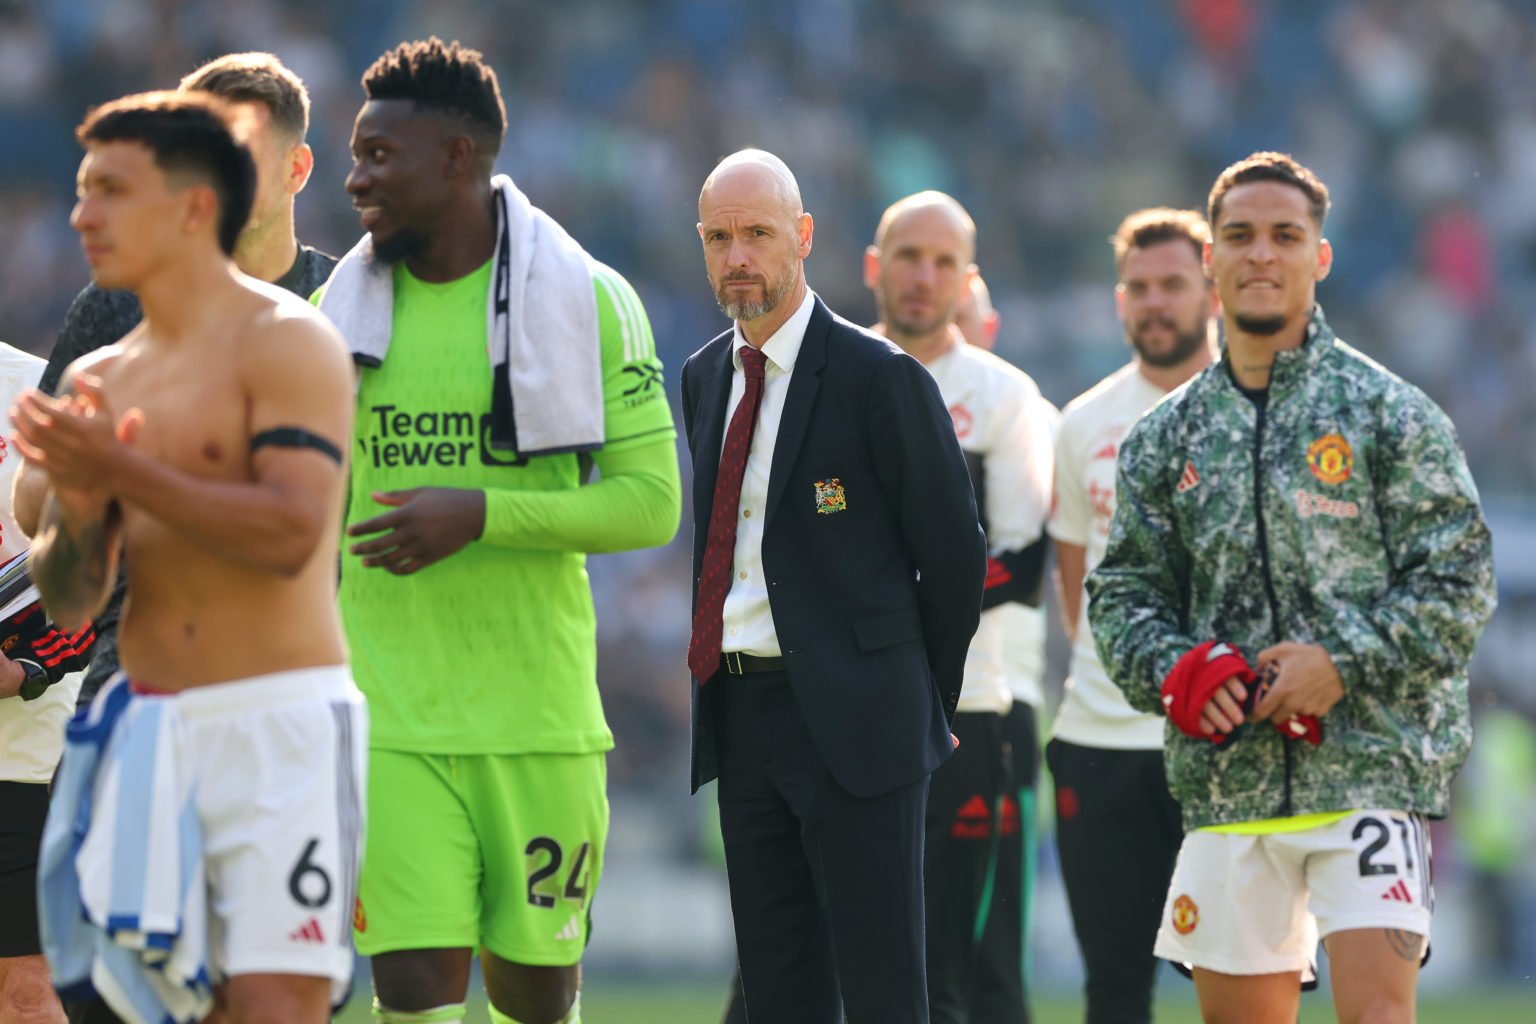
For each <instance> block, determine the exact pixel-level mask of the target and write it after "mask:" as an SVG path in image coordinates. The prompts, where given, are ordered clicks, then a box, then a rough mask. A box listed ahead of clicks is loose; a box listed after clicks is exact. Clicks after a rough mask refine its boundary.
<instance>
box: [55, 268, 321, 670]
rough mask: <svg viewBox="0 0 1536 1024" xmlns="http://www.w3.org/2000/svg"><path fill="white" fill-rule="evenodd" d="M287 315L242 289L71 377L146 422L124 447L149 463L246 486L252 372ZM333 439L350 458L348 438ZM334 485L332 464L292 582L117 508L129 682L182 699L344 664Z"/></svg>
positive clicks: (133, 338) (136, 335)
mask: <svg viewBox="0 0 1536 1024" xmlns="http://www.w3.org/2000/svg"><path fill="white" fill-rule="evenodd" d="M295 314H296V310H295V308H294V307H293V306H292V305H291V304H289V305H279V304H277V303H274V302H273V301H272V300H271V299H270V298H268V297H267V296H264V295H261V294H260V293H255V292H251V291H249V290H246V289H241V290H240V291H239V293H237V296H236V299H235V301H234V302H232V303H228V304H226V305H225V306H224V308H223V309H222V310H221V311H220V316H219V317H218V318H217V321H216V323H217V326H216V328H214V329H210V330H207V331H204V332H200V333H199V334H197V335H195V336H193V337H185V336H184V337H182V338H180V339H178V340H177V341H176V342H175V343H174V344H166V343H163V342H161V341H159V340H158V339H156V338H155V336H154V335H153V333H152V331H153V327H152V325H150V324H147V323H146V324H141V325H140V326H139V328H137V329H136V330H135V331H134V332H133V333H131V334H130V335H128V337H126V338H125V339H124V340H123V341H122V342H120V343H118V344H117V345H113V346H110V347H108V348H106V349H102V350H101V351H100V352H99V353H96V354H94V355H93V356H91V357H87V358H86V359H85V360H82V361H81V362H80V363H77V364H76V366H75V368H74V372H75V373H81V372H83V373H90V374H93V375H95V376H97V377H99V378H100V379H101V381H102V390H103V393H104V396H105V399H106V402H107V404H108V406H109V408H110V411H111V413H112V415H113V416H114V417H117V416H121V415H122V414H123V413H124V412H125V411H126V410H129V409H135V408H137V409H139V410H140V411H141V412H142V413H143V424H142V426H141V427H140V429H139V432H138V434H137V436H136V438H135V439H134V442H133V443H134V446H135V447H136V448H138V449H140V450H141V451H143V452H144V453H145V454H147V455H149V456H150V457H152V458H154V459H156V460H158V461H160V462H162V463H165V464H167V465H169V466H172V467H175V468H176V469H179V470H181V471H183V472H185V473H189V474H192V475H195V476H200V477H205V478H212V479H216V480H228V481H232V482H249V481H252V480H254V479H255V476H254V468H253V458H252V452H251V448H250V438H251V433H252V427H251V419H250V416H251V409H252V404H253V396H252V394H251V390H250V386H249V373H248V370H249V368H250V366H251V361H252V360H253V359H260V358H263V356H262V353H261V350H260V346H261V344H262V334H263V331H265V330H269V329H270V328H271V325H272V323H273V322H274V320H275V318H276V317H278V316H292V315H295ZM297 315H301V316H302V315H307V314H306V313H304V312H302V311H300V312H298V313H297ZM316 315H318V314H316ZM291 372H292V373H294V374H301V373H303V372H304V368H303V367H301V366H296V367H292V368H291ZM338 397H339V398H340V399H341V400H343V401H345V400H347V399H348V398H349V397H350V396H346V395H342V396H338ZM332 440H333V441H334V443H336V444H337V445H338V447H340V448H341V449H342V450H343V451H345V450H346V447H347V443H348V439H347V438H345V437H337V438H334V439H332ZM310 457H315V456H313V455H311V456H310ZM344 482H345V473H344V471H343V470H342V469H341V468H340V467H338V468H337V472H336V473H335V478H334V482H333V484H332V485H331V487H330V488H329V491H328V493H327V494H326V495H325V500H326V502H327V506H328V512H329V513H330V515H329V518H328V522H329V523H334V524H336V528H335V529H327V530H326V531H325V532H324V534H323V536H322V539H321V541H320V543H319V544H318V545H317V546H316V548H315V550H314V552H313V554H312V555H311V556H310V557H309V559H308V561H307V563H306V564H305V565H304V566H303V568H302V569H300V570H299V571H298V572H297V573H296V574H292V575H289V574H285V573H280V572H275V571H272V570H270V569H266V568H260V567H257V566H254V565H248V564H244V563H242V562H241V561H239V560H238V559H237V558H234V557H231V556H230V555H229V554H228V553H224V552H220V551H218V550H215V548H214V547H213V546H212V545H210V544H208V543H206V542H204V541H203V540H201V539H199V538H198V537H195V536H192V535H190V534H188V533H186V532H184V531H182V530H179V529H177V528H176V527H175V526H173V525H171V524H168V523H166V522H164V521H163V520H161V519H159V518H156V517H155V516H153V515H151V514H149V513H148V512H146V511H145V510H144V509H142V508H138V507H136V506H134V505H133V504H132V503H128V502H124V503H121V509H122V516H123V520H122V537H123V558H124V564H125V565H126V567H127V572H128V580H129V587H128V599H127V602H126V604H125V605H124V610H123V617H122V621H121V626H120V647H121V657H122V665H123V668H124V669H125V670H126V671H127V672H128V674H129V675H130V676H131V677H133V678H134V679H136V680H140V681H142V682H144V683H147V684H149V685H152V686H156V687H161V688H166V689H183V688H186V687H189V686H196V685H201V684H206V683H216V682H225V681H230V680H237V679H243V678H248V677H251V676H256V675H262V674H265V673H269V672H279V671H284V670H287V669H296V668H306V667H312V666H317V665H335V664H339V663H341V662H343V661H345V645H344V642H343V640H342V634H341V628H340V624H339V620H338V617H337V612H336V602H335V591H336V566H337V543H338V531H339V528H340V523H341V516H342V502H343V488H344Z"/></svg>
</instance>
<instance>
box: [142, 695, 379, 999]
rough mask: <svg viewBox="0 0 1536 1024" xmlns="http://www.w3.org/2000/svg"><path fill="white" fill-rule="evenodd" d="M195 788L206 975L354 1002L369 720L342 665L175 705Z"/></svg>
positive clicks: (181, 758) (182, 758) (181, 698)
mask: <svg viewBox="0 0 1536 1024" xmlns="http://www.w3.org/2000/svg"><path fill="white" fill-rule="evenodd" d="M166 699H168V700H173V701H175V702H176V704H177V711H178V713H179V717H180V720H181V723H182V730H181V733H180V736H179V738H178V743H177V750H176V756H177V760H178V767H179V768H181V769H182V770H183V772H184V773H185V775H189V776H190V777H191V778H193V779H195V780H196V787H197V794H196V797H195V806H196V808H197V813H198V816H199V818H200V819H201V821H202V826H203V850H204V858H203V864H204V869H205V871H206V873H207V880H208V911H209V926H208V946H209V951H208V952H209V956H208V958H209V973H210V974H211V975H212V977H213V978H214V980H215V981H216V982H217V981H222V980H223V979H225V978H229V977H231V976H234V975H240V974H254V973H261V974H305V975H323V976H326V977H329V978H331V979H332V980H333V982H334V983H335V984H334V985H333V993H334V994H335V995H336V996H337V998H338V1000H339V999H340V998H344V997H345V995H346V991H347V987H348V986H349V985H350V984H351V978H352V960H353V954H352V914H353V906H354V904H355V902H356V899H357V872H358V865H359V862H360V861H361V859H362V848H363V810H364V808H365V807H366V806H367V802H366V800H365V788H364V787H365V783H366V779H367V775H368V708H367V704H366V703H365V702H364V700H363V695H362V693H361V692H360V691H359V690H358V689H357V687H356V686H354V685H353V683H352V676H351V673H350V672H349V671H348V669H347V668H346V666H333V667H327V668H313V669H301V670H297V671H292V672H278V673H274V674H272V675H266V676H258V677H256V678H253V679H247V680H241V681H239V682H232V683H218V684H215V685H212V686H202V687H197V688H195V689H191V690H186V691H183V692H181V693H180V694H177V695H175V696H172V697H168V698H166Z"/></svg>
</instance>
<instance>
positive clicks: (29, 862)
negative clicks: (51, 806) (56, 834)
mask: <svg viewBox="0 0 1536 1024" xmlns="http://www.w3.org/2000/svg"><path fill="white" fill-rule="evenodd" d="M47 820H48V784H47V783H44V782H0V957H13V956H36V955H37V954H39V953H41V952H42V951H43V947H42V942H41V940H40V939H39V937H38V934H37V857H38V853H39V851H40V849H41V847H42V842H43V825H44V823H45V822H46V821H47Z"/></svg>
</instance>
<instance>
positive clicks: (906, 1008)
mask: <svg viewBox="0 0 1536 1024" xmlns="http://www.w3.org/2000/svg"><path fill="white" fill-rule="evenodd" d="M698 231H699V238H700V241H701V242H702V243H703V250H704V260H705V266H706V269H707V270H708V273H709V279H710V283H711V284H712V285H713V287H714V290H715V299H716V301H717V302H718V303H719V305H720V308H721V310H722V311H723V312H724V313H725V314H726V315H727V316H728V317H730V318H731V320H732V321H734V325H733V327H732V328H731V329H730V330H728V331H726V332H724V333H723V334H721V335H720V336H718V337H717V338H715V339H714V340H712V341H711V342H709V343H708V344H707V345H706V346H705V347H704V348H702V349H700V350H699V351H698V352H696V353H694V355H693V356H692V357H690V358H689V360H688V361H687V363H686V364H684V366H683V373H682V398H683V403H682V404H683V417H684V422H685V424H686V426H687V432H688V447H689V451H690V452H691V454H692V456H693V464H694V568H695V576H694V594H693V596H694V614H693V628H692V635H691V638H690V642H689V649H688V666H689V670H690V672H691V673H692V675H693V679H694V691H693V696H694V721H693V739H694V744H693V762H694V763H693V785H694V788H695V789H697V787H698V786H699V785H700V784H702V783H704V782H707V781H708V780H709V779H710V778H713V777H716V776H718V778H719V780H720V785H719V790H718V793H719V800H720V828H721V834H722V837H723V838H724V841H725V862H726V870H727V872H728V875H729V879H730V888H731V910H732V914H733V916H734V919H735V924H736V948H737V956H738V959H739V961H740V965H741V981H742V990H743V994H744V996H745V998H746V1009H747V1013H748V1015H749V1017H750V1019H752V1020H757V1021H767V1022H769V1024H774V1022H784V1024H788V1022H791V1021H793V1022H794V1024H841V1022H843V1021H844V1020H845V1019H846V1020H847V1021H848V1022H851V1024H929V1015H928V1000H927V985H926V981H925V970H924V962H923V931H924V925H923V873H922V863H923V814H924V807H925V805H926V802H927V794H928V777H929V775H930V774H931V773H932V772H933V770H934V769H935V768H937V767H938V766H939V765H940V764H942V763H943V762H944V761H945V760H946V759H947V758H948V757H949V755H950V753H951V752H952V750H953V741H952V737H951V735H950V731H949V721H950V719H951V718H952V717H953V715H954V710H955V705H956V703H957V702H958V701H959V698H960V691H961V679H962V677H963V674H964V668H965V660H966V650H967V648H968V647H969V645H970V642H971V636H972V635H973V634H974V633H975V631H976V623H977V620H978V617H979V615H980V607H981V595H982V586H983V581H984V577H985V575H986V550H985V546H984V543H983V538H982V534H981V530H980V527H979V526H978V523H977V515H976V502H975V499H974V497H973V496H972V493H971V486H970V482H969V480H968V478H967V474H966V469H965V459H964V457H963V456H962V455H961V452H960V446H959V445H958V444H957V443H956V440H955V432H954V428H953V426H952V425H951V422H950V417H949V414H948V412H947V410H946V408H945V405H944V401H943V398H942V396H941V395H940V394H939V389H938V386H937V385H936V384H935V383H934V381H933V378H932V377H930V376H929V375H928V373H927V372H926V371H924V369H923V368H922V366H921V365H920V364H918V363H917V362H916V361H915V360H913V359H912V358H910V357H909V356H907V355H906V354H904V353H903V352H902V351H901V350H900V349H898V348H896V346H894V345H892V344H891V343H890V342H888V341H885V340H884V339H882V338H879V337H877V336H875V335H873V334H870V333H869V332H868V331H865V330H862V329H861V328H858V327H855V326H854V325H853V324H850V323H848V322H847V321H846V320H843V319H842V318H840V317H837V316H835V315H834V314H833V313H832V312H831V311H830V310H829V309H827V307H826V305H825V304H824V303H823V302H821V300H820V299H818V298H817V297H816V295H815V293H814V292H812V291H811V290H810V288H809V287H808V286H807V284H806V280H805V274H804V269H803V261H804V260H805V258H806V257H807V256H808V255H810V251H811V242H812V231H813V222H812V220H811V216H810V215H809V214H808V213H806V212H805V210H804V207H803V206H802V204H801V200H800V190H799V186H798V185H797V184H796V183H795V179H794V175H793V174H791V173H790V171H789V168H787V167H786V166H784V163H783V161H781V160H779V159H778V158H777V157H775V156H773V155H771V154H768V153H764V152H761V151H759V150H746V151H743V152H741V153H736V154H733V155H732V156H729V157H727V158H726V159H725V160H724V161H722V162H721V164H720V165H719V166H718V167H716V168H715V170H714V171H713V173H711V174H710V176H709V178H708V179H707V180H706V181H705V184H704V188H703V191H702V193H701V194H700V197H699V224H698Z"/></svg>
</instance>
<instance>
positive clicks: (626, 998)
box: [336, 978, 1536, 1024]
mask: <svg viewBox="0 0 1536 1024" xmlns="http://www.w3.org/2000/svg"><path fill="white" fill-rule="evenodd" d="M1171 980H1172V979H1164V982H1165V983H1167V982H1169V981H1171ZM1169 987H1170V988H1172V987H1173V986H1172V985H1169ZM724 1004H725V979H724V978H722V979H721V983H720V984H719V985H718V986H707V985H702V984H698V983H679V984H670V983H666V982H658V983H655V984H645V983H639V982H635V983H629V984H623V985H617V984H601V983H598V984H593V985H590V986H588V988H587V990H586V991H585V992H584V993H583V995H582V997H581V1006H582V1014H581V1019H582V1024H719V1020H720V1012H721V1009H722V1008H723V1006H724ZM1033 1010H1034V1014H1033V1016H1034V1024H1081V1022H1082V1020H1083V1007H1082V1002H1081V1000H1079V999H1076V998H1061V997H1059V996H1056V997H1050V998H1042V999H1038V1000H1036V1001H1035V1003H1034V1006H1033ZM1333 1019H1334V1016H1333V1004H1332V1003H1331V1002H1330V1001H1329V998H1328V995H1327V993H1325V992H1315V993H1310V994H1307V995H1304V996H1303V997H1302V1000H1301V1018H1300V1024H1331V1022H1332V1021H1333ZM336 1020H337V1021H338V1022H340V1024H370V1022H371V1021H372V1015H371V1014H370V1013H369V1012H368V1000H367V998H366V997H364V996H363V994H362V993H359V995H358V996H356V997H354V998H353V1000H352V1002H351V1003H350V1004H348V1006H347V1008H346V1009H345V1010H344V1011H343V1012H342V1013H341V1015H340V1016H338V1017H337V1018H336ZM466 1020H467V1021H469V1022H473V1024H485V1022H487V1021H489V1020H490V1017H489V1016H488V1015H487V1014H486V1010H485V997H484V996H483V995H482V994H481V993H479V992H476V993H475V994H474V997H473V998H472V999H471V1001H470V1011H469V1015H468V1017H467V1018H466ZM1418 1021H1419V1024H1524V1022H1527V1021H1536V980H1533V981H1532V982H1531V983H1529V984H1528V985H1526V986H1524V987H1522V988H1515V989H1508V990H1504V991H1499V992H1493V993H1489V992H1484V991H1477V992H1468V993H1465V994H1455V995H1451V994H1436V995H1434V996H1426V997H1422V998H1421V999H1420V1000H1419V1014H1418ZM1157 1022H1158V1024H1199V1022H1200V1014H1199V1012H1198V1011H1197V1010H1196V1008H1195V1003H1194V996H1193V993H1192V992H1190V993H1188V994H1185V993H1179V994H1178V997H1169V998H1165V999H1160V1000H1159V1001H1158V1006H1157Z"/></svg>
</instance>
